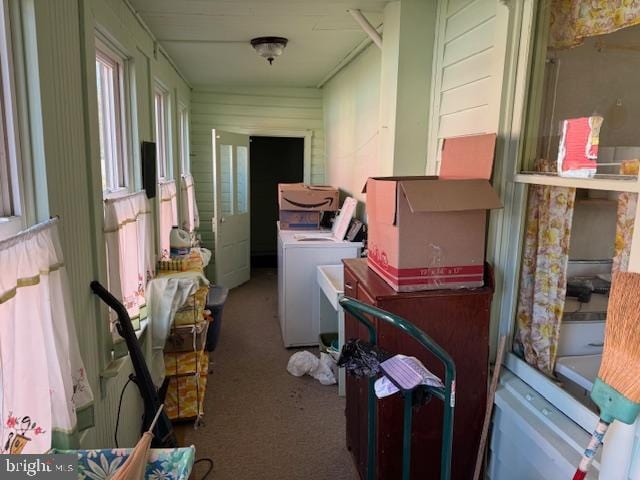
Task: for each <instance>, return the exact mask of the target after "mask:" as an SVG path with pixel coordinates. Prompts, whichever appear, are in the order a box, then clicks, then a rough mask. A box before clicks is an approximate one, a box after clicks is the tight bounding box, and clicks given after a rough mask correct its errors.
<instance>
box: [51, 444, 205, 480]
mask: <svg viewBox="0 0 640 480" xmlns="http://www.w3.org/2000/svg"><path fill="white" fill-rule="evenodd" d="M131 450H132V449H130V448H113V449H109V448H106V449H102V450H53V451H52V452H51V453H77V454H78V480H108V479H110V478H111V477H112V476H113V475H114V474H115V473H116V471H117V470H118V468H120V467H121V466H122V464H124V462H125V461H126V460H127V458H128V457H129V454H130V453H131ZM195 451H196V449H195V447H193V446H191V447H188V448H152V449H151V450H150V451H149V461H148V463H147V471H146V474H145V479H146V480H187V479H188V478H189V475H190V474H191V469H192V468H193V462H194V459H195Z"/></svg>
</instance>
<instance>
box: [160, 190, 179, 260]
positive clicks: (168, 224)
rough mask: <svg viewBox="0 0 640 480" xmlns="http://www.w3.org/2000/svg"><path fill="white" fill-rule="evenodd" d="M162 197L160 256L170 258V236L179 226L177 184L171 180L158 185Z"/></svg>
mask: <svg viewBox="0 0 640 480" xmlns="http://www.w3.org/2000/svg"><path fill="white" fill-rule="evenodd" d="M158 190H159V196H160V214H159V217H160V222H159V229H160V256H161V257H162V258H169V250H170V245H169V235H170V234H171V229H172V228H173V227H174V226H178V201H177V199H176V182H175V180H170V181H168V182H162V183H160V184H159V185H158Z"/></svg>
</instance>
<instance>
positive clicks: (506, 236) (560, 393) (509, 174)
mask: <svg viewBox="0 0 640 480" xmlns="http://www.w3.org/2000/svg"><path fill="white" fill-rule="evenodd" d="M538 7H539V4H538V2H535V1H533V0H525V2H524V4H523V5H519V6H518V9H517V11H516V14H515V16H516V17H517V16H518V15H522V16H521V17H520V18H521V20H522V25H520V28H518V29H516V30H514V31H517V33H516V37H518V40H519V41H518V42H517V43H516V44H515V45H514V51H513V57H514V59H515V63H516V64H517V65H514V69H513V70H512V71H513V73H514V77H515V78H514V82H513V83H512V89H509V90H507V91H506V93H505V95H506V101H504V102H503V103H504V104H505V105H508V106H509V107H507V108H506V111H505V113H504V115H505V119H504V121H505V124H504V125H505V126H504V128H505V129H506V130H505V136H506V138H505V141H504V148H503V149H502V150H500V157H502V159H503V161H504V162H505V164H504V165H497V167H498V169H497V170H498V171H497V172H496V175H495V177H494V178H495V179H497V180H495V181H496V182H499V188H500V190H502V191H503V192H504V194H503V200H504V205H505V208H504V211H500V212H495V213H492V216H496V217H497V216H500V217H501V220H500V223H501V225H496V226H494V228H496V229H497V230H498V231H499V232H500V233H499V236H498V237H497V244H496V245H495V246H494V248H493V255H494V258H495V263H496V265H497V266H498V268H499V269H500V270H502V275H501V277H502V278H499V279H498V280H499V282H498V283H497V287H498V288H497V291H496V298H495V300H494V304H495V305H494V314H496V315H497V316H499V322H500V326H499V330H500V332H501V334H504V335H506V336H507V339H508V344H509V348H508V349H507V353H506V355H505V360H504V364H505V365H506V367H507V368H509V370H511V371H512V372H513V373H514V374H515V375H516V376H518V377H519V378H521V379H522V380H523V381H524V382H525V383H527V384H528V385H530V386H531V387H533V388H534V389H535V390H536V391H538V392H539V393H540V394H542V395H543V396H544V397H545V398H546V399H547V400H548V401H549V402H550V403H551V404H552V405H553V406H554V407H556V408H557V409H558V410H560V411H561V412H562V413H564V414H565V415H567V416H568V417H569V418H571V419H572V420H573V421H574V422H576V423H577V424H578V425H580V426H581V427H582V428H584V429H585V430H587V431H590V430H591V429H592V428H593V425H595V424H596V423H597V418H598V417H597V415H596V414H595V413H593V412H592V411H591V410H589V409H588V408H587V407H585V406H584V405H582V404H581V403H580V402H579V401H578V400H577V399H575V398H573V397H572V396H571V395H570V394H569V393H568V392H567V391H566V390H564V389H563V388H561V387H560V386H558V385H557V384H556V383H554V382H553V381H552V380H551V379H549V378H548V377H547V376H545V375H544V374H543V373H541V372H539V371H538V370H537V369H535V368H534V367H532V366H530V365H529V364H527V363H526V361H525V360H524V359H522V358H520V357H518V356H517V355H516V354H514V353H512V348H511V343H512V339H513V337H514V334H515V329H516V308H517V303H518V294H519V282H520V266H521V264H522V247H523V242H524V229H525V224H526V207H527V191H528V188H529V187H530V186H531V185H550V186H561V187H573V188H580V189H592V190H607V191H614V192H637V193H640V178H639V179H638V180H622V179H606V178H593V179H574V178H565V177H558V176H553V175H542V174H534V173H522V168H521V167H522V166H523V165H524V163H525V162H526V161H527V160H528V155H529V154H530V153H529V152H527V151H526V148H527V146H528V145H527V144H528V141H527V137H528V135H530V132H529V130H528V128H527V127H528V121H529V122H530V121H531V118H532V116H531V115H532V114H531V113H529V112H528V111H527V108H528V103H529V100H530V96H531V95H530V89H531V82H532V80H533V75H534V72H533V71H532V70H533V69H535V68H539V65H538V67H536V65H537V64H538V62H539V58H534V52H536V51H537V50H540V49H538V48H537V47H538V45H537V43H538V35H539V32H538V28H537V26H536V20H537V17H538V15H540V10H539V8H538ZM534 47H535V48H534ZM635 222H636V223H635V224H636V225H640V208H639V209H637V212H636V218H635ZM629 270H630V271H640V228H635V229H634V234H633V239H632V244H631V256H630V261H629Z"/></svg>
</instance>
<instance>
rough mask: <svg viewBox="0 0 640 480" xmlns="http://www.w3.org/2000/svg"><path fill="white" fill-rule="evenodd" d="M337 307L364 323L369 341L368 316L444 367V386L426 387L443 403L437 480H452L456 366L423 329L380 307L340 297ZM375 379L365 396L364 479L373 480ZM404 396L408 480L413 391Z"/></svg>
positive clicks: (373, 335)
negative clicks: (407, 338) (397, 331)
mask: <svg viewBox="0 0 640 480" xmlns="http://www.w3.org/2000/svg"><path fill="white" fill-rule="evenodd" d="M340 305H341V306H342V308H344V310H345V311H346V312H347V313H349V314H350V315H351V316H353V317H354V318H355V319H356V320H358V321H359V322H361V323H363V324H364V325H365V326H366V327H367V330H369V342H370V343H371V345H375V344H376V330H375V327H374V326H373V324H372V323H371V322H370V321H369V320H368V319H367V318H366V317H365V315H370V316H372V317H375V318H377V319H379V320H382V321H384V322H387V323H388V324H390V325H391V326H393V327H395V328H398V329H400V330H402V331H403V332H404V333H406V334H407V335H409V336H410V337H412V338H413V339H415V340H417V341H418V343H420V345H422V346H423V347H424V348H426V349H427V350H429V351H430V352H431V353H432V354H434V355H435V356H436V357H437V358H438V360H440V361H441V362H442V363H443V365H444V371H445V380H444V387H426V386H419V387H416V388H426V389H427V390H428V391H429V393H431V394H432V395H433V396H434V397H436V398H439V399H440V400H442V401H443V402H444V418H443V421H442V448H441V454H440V479H441V480H449V479H450V478H451V447H452V443H453V412H454V408H455V384H456V367H455V364H454V363H453V359H452V358H451V357H450V356H449V354H448V353H447V352H446V351H444V350H443V349H442V347H440V345H438V344H437V343H436V342H434V341H433V340H432V339H431V338H429V336H428V335H427V334H426V333H424V332H423V331H422V330H420V329H419V328H417V327H416V326H415V325H413V324H412V323H410V322H408V321H407V320H405V319H403V318H401V317H399V316H397V315H394V314H392V313H389V312H385V311H384V310H380V309H379V308H376V307H372V306H371V305H366V304H364V303H362V302H359V301H357V300H354V299H352V298H348V297H343V298H342V299H341V300H340ZM374 383H375V379H374V378H369V397H368V422H367V423H368V427H367V452H368V458H367V480H374V478H375V476H376V437H375V433H376V432H375V431H376V411H377V399H376V393H375V390H374ZM402 393H403V396H404V416H403V433H402V480H409V478H410V475H411V420H412V408H413V390H407V391H405V392H402Z"/></svg>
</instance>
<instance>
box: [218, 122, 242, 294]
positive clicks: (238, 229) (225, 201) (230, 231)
mask: <svg viewBox="0 0 640 480" xmlns="http://www.w3.org/2000/svg"><path fill="white" fill-rule="evenodd" d="M213 167H214V168H213V171H214V186H215V205H214V212H215V213H214V215H215V216H214V218H213V219H212V225H213V230H214V231H213V235H214V239H215V251H214V262H215V263H214V269H215V274H216V283H218V284H220V285H223V286H225V287H227V288H234V287H237V286H238V285H241V284H243V283H245V282H247V281H248V280H249V276H250V272H251V268H250V216H249V136H248V135H241V134H238V133H230V132H223V131H222V130H213Z"/></svg>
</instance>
